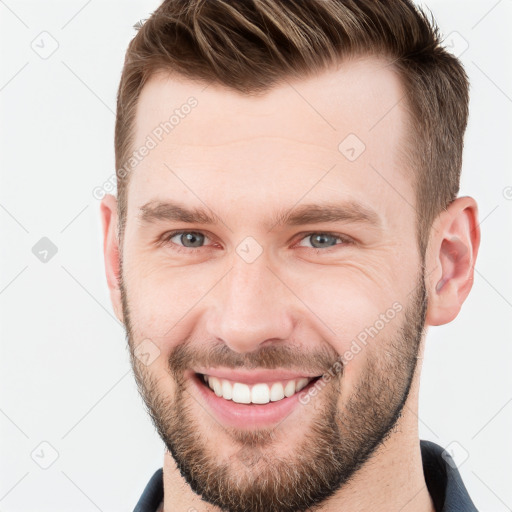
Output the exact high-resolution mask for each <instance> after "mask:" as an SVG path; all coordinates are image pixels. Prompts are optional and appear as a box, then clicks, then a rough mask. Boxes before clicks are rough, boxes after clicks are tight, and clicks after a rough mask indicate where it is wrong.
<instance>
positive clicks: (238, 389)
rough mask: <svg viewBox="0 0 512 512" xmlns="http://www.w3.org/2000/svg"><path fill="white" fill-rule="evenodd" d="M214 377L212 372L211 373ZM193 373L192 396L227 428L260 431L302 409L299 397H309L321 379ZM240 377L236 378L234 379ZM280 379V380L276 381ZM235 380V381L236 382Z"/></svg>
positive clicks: (316, 377)
mask: <svg viewBox="0 0 512 512" xmlns="http://www.w3.org/2000/svg"><path fill="white" fill-rule="evenodd" d="M212 373H213V372H212ZM215 373H216V374H217V375H211V373H210V374H209V373H200V372H194V373H193V374H191V375H190V376H191V381H192V383H193V388H192V392H193V394H194V395H196V397H197V398H198V399H199V401H200V402H202V403H204V405H205V406H206V409H208V410H209V411H211V413H212V414H213V416H214V417H215V419H216V420H217V421H218V422H219V423H221V424H223V425H226V426H231V427H236V428H241V429H244V428H257V427H260V428H262V427H265V426H268V425H273V424H276V423H280V422H281V421H283V420H284V419H285V418H286V417H287V416H289V415H290V414H291V413H292V412H293V411H294V410H295V409H298V408H299V407H300V406H303V407H305V406H304V405H303V404H302V403H301V401H300V400H299V397H300V396H302V394H303V393H307V392H308V390H309V389H310V388H312V387H313V386H314V385H315V383H316V381H318V380H319V379H320V378H321V377H322V376H321V375H319V376H294V377H295V378H285V377H289V376H290V375H286V374H282V373H281V374H277V373H276V374H275V375H274V376H272V378H271V377H270V375H262V374H261V372H259V374H258V373H253V374H237V372H233V371H231V372H228V373H227V375H229V376H230V377H232V378H229V379H228V378H225V375H224V374H223V372H215ZM233 374H237V376H235V375H233ZM277 377H280V378H277ZM235 379H236V380H235Z"/></svg>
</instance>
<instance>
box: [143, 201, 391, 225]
mask: <svg viewBox="0 0 512 512" xmlns="http://www.w3.org/2000/svg"><path fill="white" fill-rule="evenodd" d="M138 218H139V220H140V222H141V223H142V224H150V223H154V222H159V221H168V222H184V223H187V224H210V225H217V224H221V223H223V222H222V220H221V219H220V217H218V216H217V215H216V214H215V213H214V212H213V211H212V210H210V209H207V208H197V207H196V208H189V207H186V206H184V205H181V204H179V203H177V202H173V201H165V202H163V201H150V202H148V203H146V204H145V205H143V206H142V207H140V209H139V215H138ZM322 222H350V223H361V224H369V225H372V226H375V227H380V226H381V219H380V217H379V215H378V214H377V213H376V212H375V211H374V210H372V209H371V208H369V207H368V206H366V205H363V204H361V203H358V202H355V201H346V202H339V203H323V204H316V203H312V204H303V205H299V206H296V207H294V208H291V209H288V210H285V211H281V212H277V214H275V215H274V216H273V217H272V218H271V221H270V223H269V224H268V225H267V227H268V229H269V231H270V230H272V229H273V228H274V227H276V226H284V225H289V226H299V225H303V224H318V223H322Z"/></svg>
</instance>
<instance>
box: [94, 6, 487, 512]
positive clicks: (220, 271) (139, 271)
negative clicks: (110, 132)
mask: <svg viewBox="0 0 512 512" xmlns="http://www.w3.org/2000/svg"><path fill="white" fill-rule="evenodd" d="M439 39H440V36H439V33H438V31H437V29H436V27H435V26H434V24H433V22H432V21H429V20H428V18H427V16H426V15H424V14H423V13H422V12H421V11H419V10H418V9H417V8H415V7H414V6H413V5H412V4H411V3H410V2H408V1H405V0H403V1H399V2H387V1H383V2H371V1H361V2H357V3H355V2H351V1H341V0H311V1H309V2H283V1H276V0H272V1H270V0H268V1H266V0H265V1H259V2H252V1H250V2H247V1H245V0H244V1H235V0H231V1H223V0H216V1H213V2H206V1H200V0H197V1H194V0H192V1H190V0H188V1H186V2H184V1H178V0H174V1H168V2H164V3H163V4H162V5H161V6H160V7H159V8H158V9H157V10H156V11H155V12H154V13H153V15H152V16H151V18H150V19H149V20H147V21H146V22H145V23H144V25H143V26H142V27H141V28H140V30H139V32H138V34H137V35H136V37H135V38H134V39H133V41H132V42H131V43H130V46H129V48H128V51H127V55H126V60H125V66H124V69H123V74H122V78H121V83H120V87H119V94H118V105H117V120H116V132H115V149H116V168H117V170H118V172H117V175H118V181H117V186H118V192H117V200H116V199H115V198H114V197H113V196H107V197H105V198H104V200H103V202H102V215H103V222H104V229H105V260H106V266H107V279H108V282H109V286H110V290H111V298H112V302H113V305H114V309H115V311H116V314H117V315H118V317H119V318H120V319H121V320H122V321H123V322H124V324H125V327H126V332H127V339H128V345H129V348H130V354H131V356H132V363H133V368H134V373H135V376H136V379H137V382H138V384H139V388H140V390H141V393H142V396H143V397H144V400H145V402H146V404H147V406H148V409H149V412H150V413H151V416H152V418H153V420H154V422H155V425H156V427H157V429H158V431H159V433H160V435H161V437H162V439H163V440H164V442H165V444H166V447H167V449H168V450H169V451H170V452H171V453H172V455H173V457H174V459H175V463H176V468H177V470H179V471H180V472H181V474H182V476H183V478H184V479H185V480H186V481H187V483H188V484H189V485H190V487H191V488H192V489H193V490H194V491H196V492H197V493H198V494H201V495H202V496H203V498H204V499H205V500H207V501H209V502H210V503H213V504H215V505H218V506H219V507H220V508H224V509H226V510H231V511H237V510H247V509H250V510H254V511H260V510H261V511H269V510H270V511H274V510H275V511H283V512H284V511H294V510H303V509H306V508H308V507H311V506H313V505H314V504H315V503H319V502H321V501H323V500H325V499H328V498H329V497H330V496H332V495H334V494H335V493H336V492H337V491H338V490H339V489H341V488H342V487H343V486H344V485H347V482H349V481H350V480H351V479H352V478H354V477H355V475H357V474H358V473H360V472H361V471H364V468H365V465H366V463H367V462H368V460H369V459H371V458H372V457H375V456H376V454H377V453H378V451H379V449H381V447H382V445H383V442H384V440H386V439H388V441H389V439H398V441H399V439H400V435H401V433H402V434H403V432H404V429H405V430H407V429H413V430H414V428H415V427H414V420H413V419H412V417H408V415H407V410H415V407H416V405H417V381H418V378H419V368H420V365H419V363H418V360H419V359H420V358H421V353H422V349H423V340H424V334H425V326H426V325H439V324H442V323H447V322H449V321H451V320H452V319H453V318H455V316H456V315H457V314H458V311H459V310H460V307H461V305H462V303H463V301H464V300H465V298H466V297H467V294H468V293H469V291H470V289H471V283H472V276H473V273H472V272H473V265H474V261H475V258H476V254H477V250H478V245H479V229H478V225H477V222H476V215H477V210H476V204H475V202H474V200H472V199H471V198H468V197H464V198H457V193H458V189H459V176H460V170H461V163H462V148H463V135H464V131H465V127H466V122H467V114H468V82H467V78H466V75H465V73H464V70H463V68H462V66H461V64H460V63H459V62H458V61H457V59H456V58H454V57H453V56H451V55H449V54H448V53H446V52H445V50H443V48H442V47H441V45H440V40H439ZM216 372H221V373H222V375H224V377H225V378H226V380H228V381H229V380H232V381H234V382H237V379H238V381H241V383H244V382H247V383H249V382H250V383H251V384H255V383H257V382H260V381H261V380H263V382H262V383H263V384H264V383H269V384H272V382H274V381H279V380H280V381H283V383H287V382H288V381H291V380H292V379H291V377H292V376H297V377H301V378H305V379H307V385H306V387H304V388H303V389H302V390H299V392H298V393H296V394H295V395H293V396H290V397H286V398H285V399H283V400H282V402H283V403H285V402H286V404H288V405H282V404H281V405H279V406H278V407H275V409H276V411H278V412H275V413H273V415H272V414H269V415H268V418H267V419H266V420H265V421H263V420H262V419H261V418H256V417H255V415H254V414H253V412H254V411H255V410H258V411H261V410H264V409H265V408H268V409H267V412H268V410H270V407H272V406H273V405H275V404H278V403H279V402H281V400H276V401H275V403H273V402H272V403H269V404H266V405H263V404H248V405H243V406H242V405H240V406H237V407H238V409H236V408H235V409H236V411H237V414H238V415H239V417H238V419H237V420H233V418H232V413H233V410H235V409H229V407H231V406H232V405H233V401H234V400H228V399H225V398H222V397H218V396H217V394H221V392H220V391H219V393H217V394H216V393H214V392H213V391H210V389H209V387H208V385H206V383H205V382H204V380H203V377H202V375H204V374H207V375H210V374H213V373H216ZM226 372H227V373H226ZM230 372H231V373H230ZM237 372H238V373H237ZM273 372H274V373H273ZM273 375H275V376H277V377H276V378H273ZM286 377H288V379H287V378H286ZM258 379H260V380H258ZM311 379H312V380H311ZM210 384H211V385H212V386H213V387H214V388H215V387H216V386H219V385H220V384H218V383H217V382H215V381H214V380H210ZM250 387H251V386H249V388H250ZM271 387H272V386H271V385H269V389H270V388H271ZM299 387H300V385H299ZM240 389H241V388H240ZM217 391H218V390H217ZM237 398H238V397H237ZM219 401H225V402H229V406H228V409H229V410H224V409H222V407H223V406H221V409H222V411H224V412H222V411H221V409H219ZM226 411H227V412H226ZM283 411H285V412H283ZM258 414H259V413H258ZM263 414H267V413H263ZM409 416H410V415H409ZM240 418H241V419H240ZM397 425H401V428H396V427H397Z"/></svg>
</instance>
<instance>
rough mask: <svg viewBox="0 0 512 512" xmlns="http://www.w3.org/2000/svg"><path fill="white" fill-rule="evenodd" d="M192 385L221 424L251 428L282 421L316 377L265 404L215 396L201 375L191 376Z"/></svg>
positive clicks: (294, 407)
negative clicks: (296, 391) (287, 395)
mask: <svg viewBox="0 0 512 512" xmlns="http://www.w3.org/2000/svg"><path fill="white" fill-rule="evenodd" d="M191 380H192V382H193V384H194V387H195V388H196V389H197V392H198V393H199V395H200V397H201V398H202V400H203V401H204V402H206V405H207V407H208V408H209V409H210V410H211V411H212V412H213V414H214V416H215V417H216V418H217V419H218V420H219V421H220V423H222V424H223V425H226V426H230V427H235V428H241V429H244V428H246V429H251V428H255V427H260V428H261V427H265V426H272V425H275V424H276V423H280V422H282V421H283V420H284V419H285V418H286V417H287V416H289V415H290V414H291V413H292V412H293V411H294V410H295V409H296V408H297V407H298V406H299V405H303V404H301V403H300V402H299V394H301V393H303V392H307V391H308V390H309V388H310V387H312V386H313V385H314V383H315V382H316V379H314V380H312V381H311V382H309V383H308V385H307V386H306V387H304V388H303V389H301V390H300V391H299V393H295V394H294V395H292V396H290V397H285V398H283V399H282V400H278V401H276V402H268V403H267V404H239V403H236V402H233V400H226V399H225V398H222V397H219V396H217V395H216V394H215V393H214V392H213V390H212V389H210V387H208V385H207V384H206V383H205V382H204V381H203V378H202V376H199V375H197V374H194V376H193V377H192V378H191Z"/></svg>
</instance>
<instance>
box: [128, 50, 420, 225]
mask: <svg viewBox="0 0 512 512" xmlns="http://www.w3.org/2000/svg"><path fill="white" fill-rule="evenodd" d="M403 96H404V91H403V88H402V84H401V82H400V79H399V77H398V75H397V74H396V73H395V72H394V70H393V69H392V68H391V67H390V64H389V63H388V62H387V61H385V60H381V59H377V58H368V57H365V58H358V59H353V60H350V61H346V62H343V63H341V64H340V66H339V67H338V68H336V69H331V70H329V71H326V72H323V73H321V74H319V75H316V76H313V77H311V78H308V79H302V80H285V81H283V82H282V83H280V84H279V85H276V86H275V87H273V88H272V89H271V90H269V91H268V92H267V93H266V94H264V95H261V96H248V95H242V94H240V93H238V92H235V91H232V90H228V89H226V88H224V87H221V86H219V85H217V84H209V85H205V84H201V83H195V82H192V81H189V80H186V79H184V78H176V77H171V76H169V75H168V74H164V73H158V74H156V75H154V76H152V77H151V78H150V80H149V81H148V82H147V83H146V84H145V86H144V88H143V90H142V92H141V95H140V98H139V102H138V105H137V113H136V126H135V131H134V142H133V149H134V150H135V151H136V152H137V151H138V152H139V158H138V159H137V160H136V161H135V160H134V162H135V166H134V168H133V170H132V171H131V176H130V182H129V192H128V197H129V201H128V203H129V210H130V209H132V208H137V207H140V206H142V205H143V204H145V203H147V201H149V200H154V199H157V198H158V199H161V200H165V199H166V196H173V195H174V196H175V195H176V193H177V190H178V189H179V190H180V196H181V197H183V196H184V195H185V196H187V197H188V198H189V200H193V199H196V200H197V199H203V198H204V199H206V198H209V199H211V200H213V201H217V202H218V200H219V199H222V198H223V199H228V197H226V195H225V194H226V191H227V190H230V191H231V193H232V195H231V196H230V198H235V197H236V198H240V199H245V203H244V204H246V206H247V207H249V204H248V203H250V202H251V201H252V202H253V203H254V204H255V205H256V203H257V201H258V200H259V199H262V200H263V199H264V200H265V201H267V202H268V201H270V200H272V199H275V200H276V201H280V202H281V203H282V202H284V203H286V202H287V201H291V202H296V201H297V200H299V199H300V197H301V196H303V195H306V194H308V195H309V196H310V197H309V198H310V199H311V200H315V199H318V198H319V197H320V196H321V195H322V196H323V195H325V194H328V195H330V197H331V198H336V197H341V196H343V195H346V196H347V197H348V198H350V199H359V200H363V201H364V202H366V203H372V202H375V201H376V202H377V203H379V204H380V207H381V208H384V209H387V211H386V212H384V213H387V215H393V214H396V213H397V211H399V210H400V207H401V209H402V211H403V209H404V208H407V206H406V205H403V204H398V202H397V199H399V198H401V202H404V201H405V202H406V203H409V207H410V204H411V203H412V202H414V199H413V190H412V174H411V172H410V171H409V170H406V169H404V162H403V160H402V158H401V156H402V153H401V152H402V140H403V138H404V136H405V133H406V126H405V125H406V120H407V114H406V111H405V109H404V100H403ZM143 147H148V148H150V149H149V150H147V151H144V153H145V155H144V156H143V157H142V158H141V157H140V153H141V151H140V150H141V149H142V148H143ZM216 194H217V197H215V195H216ZM230 200H231V199H230ZM238 206H240V205H238ZM135 213H136V212H133V211H132V213H131V214H132V215H133V214H135Z"/></svg>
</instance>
